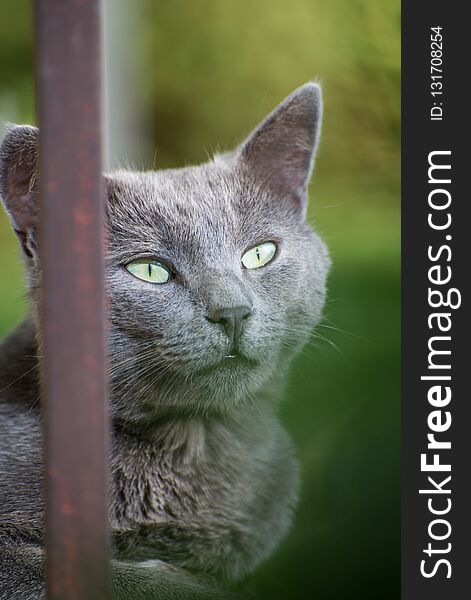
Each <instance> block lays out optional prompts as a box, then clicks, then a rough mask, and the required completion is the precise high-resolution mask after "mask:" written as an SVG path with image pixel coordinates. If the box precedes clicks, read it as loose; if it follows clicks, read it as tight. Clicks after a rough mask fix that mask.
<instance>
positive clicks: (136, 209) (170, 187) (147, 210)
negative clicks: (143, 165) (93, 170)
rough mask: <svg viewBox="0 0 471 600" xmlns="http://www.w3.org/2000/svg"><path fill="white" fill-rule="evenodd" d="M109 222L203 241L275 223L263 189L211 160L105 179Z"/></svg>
mask: <svg viewBox="0 0 471 600" xmlns="http://www.w3.org/2000/svg"><path fill="white" fill-rule="evenodd" d="M107 183H108V205H109V211H108V212H109V214H110V220H111V225H112V227H113V225H114V226H116V227H118V228H122V227H123V226H127V227H129V231H130V234H132V233H133V232H134V231H135V230H136V227H137V228H138V232H139V234H141V233H144V232H145V231H147V233H150V234H151V233H152V232H155V233H156V234H160V235H162V236H164V237H173V238H174V239H175V240H176V241H178V238H183V239H185V238H187V237H203V238H204V239H205V240H206V241H208V242H211V241H217V240H221V239H226V240H227V239H231V238H234V237H235V236H237V235H242V236H244V237H251V236H255V237H256V233H257V231H260V229H262V230H263V229H267V230H269V229H270V227H271V224H272V222H277V221H278V224H279V219H277V215H276V210H275V211H273V206H271V202H270V198H268V197H266V194H265V193H264V192H263V190H260V188H259V187H258V186H257V185H256V184H255V183H254V182H251V181H250V179H248V178H246V177H244V176H243V175H242V174H241V173H238V172H234V171H231V170H229V169H226V168H224V167H219V166H218V165H215V164H207V165H201V166H198V167H189V168H183V169H172V170H163V171H151V172H145V173H137V172H128V171H126V172H118V173H116V174H114V175H112V176H109V177H108V178H107Z"/></svg>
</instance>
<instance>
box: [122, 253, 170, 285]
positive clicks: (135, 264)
mask: <svg viewBox="0 0 471 600" xmlns="http://www.w3.org/2000/svg"><path fill="white" fill-rule="evenodd" d="M126 269H127V270H128V271H129V273H131V274H132V275H134V277H137V278H138V279H142V280H143V281H148V282H149V283H167V281H168V280H169V279H170V269H169V268H168V267H167V266H165V265H164V264H163V263H161V262H159V261H158V260H152V259H150V258H138V259H137V260H133V261H132V262H130V263H129V264H128V265H126Z"/></svg>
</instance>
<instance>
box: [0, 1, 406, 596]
mask: <svg viewBox="0 0 471 600" xmlns="http://www.w3.org/2000/svg"><path fill="white" fill-rule="evenodd" d="M110 3H111V5H110ZM110 3H109V5H108V9H109V8H110V6H111V11H113V10H114V9H116V10H119V7H120V5H122V2H118V1H116V2H115V5H113V0H110ZM132 16H133V27H134V31H135V32H137V35H135V36H133V37H132V39H129V36H128V35H126V36H125V35H123V37H122V39H120V37H119V36H120V31H119V30H117V31H114V33H113V35H114V36H115V38H116V40H117V42H118V46H119V45H120V43H121V42H122V48H124V49H125V50H126V51H125V52H123V55H124V56H125V60H123V61H121V60H120V61H119V68H121V70H122V78H123V80H124V82H125V83H126V82H128V84H129V87H132V88H133V89H134V95H133V100H132V102H133V110H135V113H136V114H139V115H141V121H142V123H143V125H144V126H143V127H142V131H141V136H142V137H140V138H139V140H140V142H141V152H139V155H138V156H137V157H136V162H137V163H138V165H139V166H151V165H152V164H153V162H154V158H155V160H156V164H157V166H159V167H166V166H177V165H181V164H184V163H190V162H197V161H200V160H204V159H205V158H206V155H207V153H210V152H211V151H212V150H214V149H216V148H230V147H231V146H233V145H234V144H235V143H237V142H238V141H240V140H241V138H242V137H243V135H244V134H245V133H247V132H248V131H249V130H250V129H251V128H252V127H253V126H254V125H255V124H256V123H257V122H258V120H259V119H261V118H262V117H263V116H264V114H265V113H266V112H268V111H269V110H271V109H272V108H273V107H274V105H275V104H276V103H277V102H278V101H280V100H281V99H282V98H283V97H284V96H285V95H287V94H288V93H289V92H290V91H291V90H292V89H294V88H295V87H296V86H298V85H300V84H302V83H303V82H305V81H306V80H309V79H312V78H316V79H319V80H320V81H321V82H322V84H323V86H324V91H325V121H324V127H323V134H322V143H321V147H320V152H319V156H318V160H317V164H316V171H315V176H314V179H313V182H312V185H311V206H310V219H311V221H312V222H313V223H314V224H315V225H316V227H317V228H318V229H319V230H320V231H321V233H322V234H323V236H324V238H325V239H326V241H327V242H328V244H329V247H330V249H331V254H332V259H333V269H332V273H331V277H330V284H329V289H330V291H329V300H328V303H327V307H326V320H325V321H324V323H323V325H325V326H323V327H320V328H319V329H318V333H319V334H320V335H322V336H323V337H324V338H325V339H317V338H316V337H313V340H312V343H311V344H310V345H309V346H308V347H307V348H306V349H305V351H304V352H303V354H302V355H301V356H300V357H299V359H298V360H297V362H296V364H295V365H294V368H293V370H292V373H291V379H290V385H289V389H288V394H287V398H286V401H285V403H284V404H283V407H282V411H281V412H282V417H283V420H284V422H285V423H286V426H287V427H288V429H289V431H290V432H291V434H292V436H293V438H294V440H295V442H296V446H297V448H298V449H299V457H300V459H301V463H302V481H303V483H302V492H301V503H300V507H299V510H298V512H297V516H296V520H295V523H294V526H293V528H292V531H291V533H290V535H289V536H288V538H287V539H286V540H285V541H284V542H283V544H282V545H281V546H280V548H279V550H278V551H277V553H276V554H275V555H274V556H273V557H272V558H271V559H270V560H269V561H268V562H267V563H266V564H265V565H263V566H262V567H261V568H260V569H259V570H258V572H257V573H256V574H255V575H254V576H252V577H250V578H249V579H248V580H247V581H246V582H244V584H243V588H244V589H247V590H252V591H254V592H258V593H259V594H260V595H261V596H262V597H265V598H273V599H277V598H280V599H281V598H285V599H287V598H308V597H309V598H311V597H312V598H318V599H320V600H328V599H331V598H332V599H336V600H337V599H339V600H342V599H344V598H363V599H370V598H371V599H375V600H376V599H378V598H382V599H389V598H399V566H400V565H399V539H400V525H399V523H400V508H399V507H400V499H399V444H400V441H399V435H400V429H399V418H400V409H399V405H400V404H399V403H400V400H399V398H400V396H399V344H400V313H399V297H400V264H399V261H400V247H399V246H400V231H399V178H400V173H399V142H400V139H399V136H400V112H399V111H400V106H399V90H400V70H399V55H400V54H399V49H400V46H399V43H400V6H399V2H398V0H289V1H287V0H257V1H256V2H248V1H247V0H200V1H197V2H188V1H184V0H174V1H172V2H170V1H168V0H162V1H161V2H156V1H152V0H137V1H136V2H135V3H133V15H132ZM30 19H31V15H30V5H29V2H28V1H27V0H7V1H6V6H5V7H3V14H2V19H1V21H0V77H1V83H0V121H2V122H4V121H17V122H24V121H26V122H34V116H33V115H34V111H33V105H34V100H33V72H32V36H31V21H30ZM111 61H113V55H111ZM124 87H126V86H124ZM114 100H116V102H118V100H119V99H118V98H116V99H114V98H111V99H110V101H111V103H113V102H114ZM156 147H157V153H156V157H154V148H156ZM0 275H1V279H0V281H1V285H0V335H3V334H5V333H6V332H7V331H8V330H10V329H11V328H12V327H13V326H14V325H15V324H16V323H18V322H19V321H20V319H21V318H22V315H23V314H24V312H25V308H26V302H25V300H24V287H23V283H22V282H23V275H22V267H21V262H20V260H19V256H18V252H17V248H16V242H15V239H14V235H13V234H12V233H11V231H10V229H9V225H8V223H7V219H6V217H5V216H4V215H3V214H2V215H1V216H0Z"/></svg>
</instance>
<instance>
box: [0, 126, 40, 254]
mask: <svg viewBox="0 0 471 600" xmlns="http://www.w3.org/2000/svg"><path fill="white" fill-rule="evenodd" d="M38 148H39V130H38V129H37V128H36V127H30V126H29V125H13V126H11V127H9V129H8V130H7V132H6V134H5V137H4V138H3V141H2V144H1V146H0V197H1V199H2V200H3V204H4V205H5V209H6V211H7V214H8V216H9V217H10V221H11V223H12V226H13V229H14V231H15V233H16V234H17V236H18V238H19V240H20V243H21V245H22V248H23V251H24V253H25V255H26V257H27V258H28V259H32V258H33V257H34V256H35V255H36V253H37V229H38V219H39V208H38V193H37V191H38V190H37V188H38Z"/></svg>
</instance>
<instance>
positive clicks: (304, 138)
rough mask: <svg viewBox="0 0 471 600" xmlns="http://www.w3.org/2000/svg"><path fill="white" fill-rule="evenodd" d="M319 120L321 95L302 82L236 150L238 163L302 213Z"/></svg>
mask: <svg viewBox="0 0 471 600" xmlns="http://www.w3.org/2000/svg"><path fill="white" fill-rule="evenodd" d="M321 120H322V94H321V88H320V86H319V85H318V84H316V83H306V84H305V85H303V86H301V87H300V88H298V89H297V90H295V91H294V92H293V93H292V94H291V95H290V96H288V97H287V98H286V99H285V100H284V101H283V102H282V103H281V104H280V105H278V106H277V108H275V110H274V111H273V112H272V113H270V114H269V115H268V117H266V118H265V120H264V121H262V123H260V125H259V126H258V127H257V128H256V129H255V130H254V131H253V132H252V133H251V134H250V136H249V137H248V138H247V139H246V140H245V141H244V142H243V143H242V145H241V146H240V147H239V148H238V156H239V160H242V161H243V162H244V165H246V166H247V168H248V169H249V170H250V171H251V172H252V173H253V175H254V176H255V177H256V178H257V179H258V180H259V181H260V182H263V183H264V184H266V185H267V186H270V187H271V188H272V189H273V190H274V191H275V192H276V193H277V194H281V195H283V196H291V197H292V198H293V201H294V202H295V203H296V204H297V205H298V206H299V208H300V209H302V210H304V208H305V204H306V197H307V194H306V188H307V184H308V183H309V179H310V177H311V173H312V168H313V163H314V155H315V152H316V147H317V143H318V140H319V132H320V126H321Z"/></svg>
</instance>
